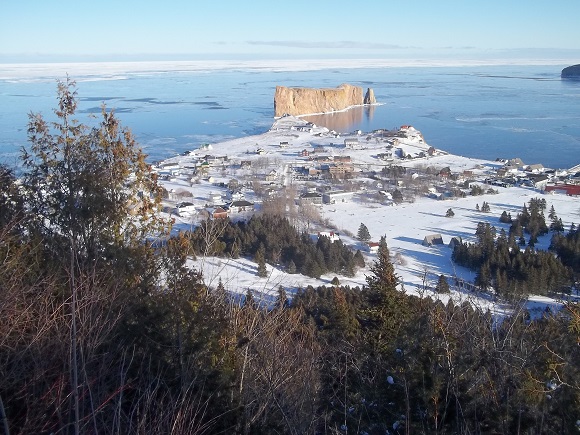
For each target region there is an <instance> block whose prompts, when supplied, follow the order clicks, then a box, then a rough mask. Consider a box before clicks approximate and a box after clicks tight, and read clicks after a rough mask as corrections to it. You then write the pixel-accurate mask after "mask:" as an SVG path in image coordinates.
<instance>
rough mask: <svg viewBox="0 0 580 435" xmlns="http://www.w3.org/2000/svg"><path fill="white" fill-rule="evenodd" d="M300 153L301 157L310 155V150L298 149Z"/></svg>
mask: <svg viewBox="0 0 580 435" xmlns="http://www.w3.org/2000/svg"><path fill="white" fill-rule="evenodd" d="M300 155H301V156H302V157H308V156H309V155H310V151H308V150H307V149H303V150H302V151H300Z"/></svg>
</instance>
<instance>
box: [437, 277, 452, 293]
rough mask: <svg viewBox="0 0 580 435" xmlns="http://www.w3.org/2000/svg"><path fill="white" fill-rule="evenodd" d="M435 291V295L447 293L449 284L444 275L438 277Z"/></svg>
mask: <svg viewBox="0 0 580 435" xmlns="http://www.w3.org/2000/svg"><path fill="white" fill-rule="evenodd" d="M435 291H436V292H437V293H449V291H450V290H449V283H448V282H447V278H446V277H445V275H439V279H438V281H437V286H436V287H435Z"/></svg>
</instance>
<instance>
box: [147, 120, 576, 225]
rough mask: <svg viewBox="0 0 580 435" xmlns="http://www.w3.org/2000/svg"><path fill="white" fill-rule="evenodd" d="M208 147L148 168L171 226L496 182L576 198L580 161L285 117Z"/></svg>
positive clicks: (387, 202)
mask: <svg viewBox="0 0 580 435" xmlns="http://www.w3.org/2000/svg"><path fill="white" fill-rule="evenodd" d="M215 148H217V149H215ZM215 148H214V146H213V145H211V144H204V145H202V146H200V147H199V148H198V149H196V150H193V151H190V152H188V153H187V154H186V155H182V156H179V157H175V158H171V159H168V160H166V161H164V162H161V163H159V164H158V165H156V166H154V170H155V171H156V172H157V173H158V175H159V177H160V180H161V183H162V185H163V186H164V187H165V206H166V211H167V212H168V213H170V214H172V215H174V216H175V217H176V221H177V223H180V222H185V223H188V224H195V223H198V222H199V221H200V220H204V219H207V218H210V219H220V218H226V217H229V218H231V219H240V218H247V217H248V216H249V215H251V213H253V212H255V211H257V210H260V209H261V207H262V206H263V205H264V202H272V199H274V198H277V197H284V198H286V197H287V196H288V195H289V194H290V195H292V198H290V199H291V200H294V202H295V204H296V205H298V206H299V207H300V206H301V207H308V206H310V205H314V206H320V207H322V206H332V205H333V204H336V203H337V202H342V203H344V202H351V201H355V202H358V203H363V204H377V205H381V206H393V205H396V204H401V203H404V202H414V201H415V200H416V199H417V198H418V197H428V198H430V199H435V200H446V199H447V200H449V199H454V198H462V197H466V196H468V195H478V194H482V193H494V192H495V190H494V188H497V187H502V188H509V187H526V188H531V189H534V190H535V191H538V192H542V193H562V194H567V195H573V196H580V165H579V166H578V167H576V168H572V169H569V170H562V169H551V168H544V167H543V166H542V164H539V163H536V164H525V163H524V162H523V161H522V160H521V159H520V158H512V159H498V160H497V161H495V162H476V161H471V160H470V159H463V161H462V160H458V159H454V158H452V157H455V156H449V155H448V154H447V153H446V152H444V151H442V150H437V149H435V148H434V147H432V146H429V145H428V144H427V143H426V142H425V140H424V138H423V136H422V135H421V133H420V132H419V131H418V130H416V129H415V128H413V127H412V126H410V125H403V126H401V127H399V128H396V129H393V130H376V131H373V132H371V133H368V134H366V133H362V132H361V131H356V132H353V133H352V134H348V135H341V134H339V133H336V132H335V131H329V130H327V129H326V128H324V127H317V126H316V125H314V124H312V123H309V122H306V121H303V120H301V119H300V118H296V117H293V116H285V117H282V118H279V119H278V120H277V121H276V122H275V123H274V125H273V126H272V128H271V130H270V131H269V132H267V133H265V134H263V135H261V136H257V137H253V138H252V137H250V138H245V139H237V140H234V141H231V142H226V143H222V144H218V145H216V146H215ZM226 150H227V152H225V151H226ZM446 157H448V158H447V159H446ZM470 163H471V164H472V166H470ZM310 208H311V207H310ZM329 210H330V211H332V207H329Z"/></svg>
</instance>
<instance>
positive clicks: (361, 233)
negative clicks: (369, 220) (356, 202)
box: [356, 223, 371, 242]
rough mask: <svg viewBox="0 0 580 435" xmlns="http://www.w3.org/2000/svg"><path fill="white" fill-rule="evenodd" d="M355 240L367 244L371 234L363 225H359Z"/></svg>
mask: <svg viewBox="0 0 580 435" xmlns="http://www.w3.org/2000/svg"><path fill="white" fill-rule="evenodd" d="M356 238H357V239H359V240H360V241H362V242H367V241H369V240H370V239H371V233H369V229H368V228H367V226H366V225H365V224H363V223H361V224H360V226H359V227H358V232H357V233H356Z"/></svg>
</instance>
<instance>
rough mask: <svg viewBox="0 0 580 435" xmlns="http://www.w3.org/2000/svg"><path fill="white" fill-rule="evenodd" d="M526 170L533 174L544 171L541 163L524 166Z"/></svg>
mask: <svg viewBox="0 0 580 435" xmlns="http://www.w3.org/2000/svg"><path fill="white" fill-rule="evenodd" d="M526 172H531V173H533V174H538V173H540V172H544V165H542V164H541V163H536V164H534V165H528V166H526Z"/></svg>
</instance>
